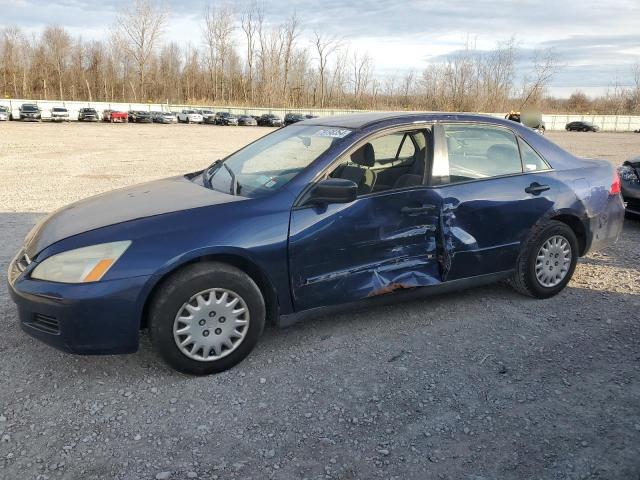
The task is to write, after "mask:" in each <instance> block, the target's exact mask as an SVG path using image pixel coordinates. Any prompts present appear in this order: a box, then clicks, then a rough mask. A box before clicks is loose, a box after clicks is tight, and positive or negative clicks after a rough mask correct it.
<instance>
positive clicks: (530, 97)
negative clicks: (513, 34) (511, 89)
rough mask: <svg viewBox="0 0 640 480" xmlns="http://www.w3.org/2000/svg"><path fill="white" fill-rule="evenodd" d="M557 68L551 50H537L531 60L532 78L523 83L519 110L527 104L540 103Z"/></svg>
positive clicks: (556, 62)
mask: <svg viewBox="0 0 640 480" xmlns="http://www.w3.org/2000/svg"><path fill="white" fill-rule="evenodd" d="M558 68H559V65H558V61H557V59H556V56H555V54H554V53H553V51H552V50H541V51H540V50H538V51H536V52H535V55H534V60H533V78H532V79H530V80H529V81H527V82H525V86H524V89H523V95H522V98H523V100H522V103H521V104H520V109H522V108H524V107H525V106H527V105H528V104H531V103H537V102H539V101H540V99H541V97H542V94H543V93H544V90H545V88H546V87H547V86H548V85H549V82H550V81H551V79H552V78H553V76H554V75H555V74H556V73H557V71H558Z"/></svg>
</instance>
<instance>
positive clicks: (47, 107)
mask: <svg viewBox="0 0 640 480" xmlns="http://www.w3.org/2000/svg"><path fill="white" fill-rule="evenodd" d="M23 103H36V104H37V105H38V106H39V107H40V109H41V110H42V117H43V118H44V119H47V118H49V117H50V115H51V109H52V108H53V107H66V108H67V109H68V110H69V118H70V119H71V120H77V119H78V111H79V110H80V109H81V108H84V107H91V108H95V109H96V110H97V111H98V112H99V113H101V112H102V111H103V110H107V109H111V110H120V111H125V112H127V111H130V110H144V111H170V112H180V111H182V110H183V109H193V108H206V109H209V110H213V111H215V112H220V111H224V112H230V113H235V114H239V115H262V114H263V113H274V114H276V115H280V116H281V117H282V116H284V115H285V114H287V113H290V112H291V113H301V114H303V115H314V116H317V117H327V116H330V115H340V114H348V113H362V112H366V111H369V110H342V109H314V108H310V109H309V108H267V107H228V106H215V105H171V104H161V103H109V102H69V101H56V100H24V99H5V100H2V99H0V105H3V106H6V107H9V109H10V110H11V112H12V114H13V116H14V117H17V116H18V115H19V113H18V109H19V108H20V105H22V104H23ZM487 115H491V116H494V117H504V115H505V114H504V113H489V114H487ZM542 119H543V120H544V122H545V124H546V128H547V130H564V126H565V125H566V124H567V123H569V122H574V121H578V120H582V121H587V122H591V123H593V124H594V125H597V126H598V127H600V129H601V130H603V131H607V132H633V131H636V130H640V116H633V115H555V114H554V115H543V116H542Z"/></svg>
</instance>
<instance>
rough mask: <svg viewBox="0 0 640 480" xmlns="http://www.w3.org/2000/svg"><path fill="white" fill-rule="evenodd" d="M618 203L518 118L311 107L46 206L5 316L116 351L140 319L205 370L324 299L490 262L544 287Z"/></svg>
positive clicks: (56, 337) (17, 264) (599, 236)
mask: <svg viewBox="0 0 640 480" xmlns="http://www.w3.org/2000/svg"><path fill="white" fill-rule="evenodd" d="M285 186H286V188H284V187H285ZM623 217H624V206H623V203H622V197H621V196H620V179H619V177H618V175H617V172H616V171H615V170H614V168H613V166H612V165H611V164H610V163H609V162H607V161H599V160H583V159H580V158H577V157H575V156H573V155H572V154H570V153H568V152H566V151H565V150H563V149H561V148H560V147H558V146H557V145H555V144H553V143H552V142H550V141H549V140H547V139H546V138H545V137H543V136H541V135H538V134H536V133H535V132H534V131H532V130H531V129H529V128H526V127H524V126H522V125H518V124H516V123H513V122H509V121H507V120H504V119H497V118H492V117H489V116H483V115H471V114H455V115H452V114H449V113H404V112H399V113H394V112H390V113H389V112H387V113H380V112H378V113H367V114H360V115H346V116H335V117H325V118H318V119H313V120H305V121H303V122H299V123H298V124H296V125H292V126H290V127H288V128H283V129H281V130H279V131H277V132H274V133H272V134H271V135H267V136H264V137H262V138H260V139H258V140H257V141H255V142H253V143H251V144H250V145H248V146H247V147H245V148H243V149H241V150H239V151H238V152H236V153H233V154H231V155H229V156H228V157H226V158H225V159H224V160H218V161H216V162H214V163H213V164H212V165H210V166H209V167H207V168H205V169H204V170H202V171H200V172H196V173H190V174H187V175H184V176H177V177H171V178H167V179H163V180H156V181H153V182H147V183H144V184H141V185H137V186H131V187H126V188H122V189H118V190H114V191H112V192H110V193H103V194H101V195H98V196H95V197H91V198H88V199H85V200H81V201H79V202H76V203H74V204H72V205H70V206H68V207H66V208H62V209H59V210H57V211H56V212H54V213H53V214H51V215H49V216H48V217H46V218H45V219H44V220H43V221H41V222H40V223H39V224H38V225H37V226H36V227H34V229H33V230H32V231H31V233H29V234H28V235H27V237H26V239H25V241H24V244H23V246H22V248H21V249H20V250H19V252H18V253H17V255H16V257H15V258H14V259H13V260H12V261H11V263H10V266H9V273H8V280H9V291H10V294H11V297H12V298H13V300H14V301H15V302H16V303H17V304H18V306H19V308H18V312H19V317H20V322H21V327H22V328H23V329H24V330H25V331H26V332H27V333H29V334H30V335H33V336H34V337H36V338H39V339H40V340H42V341H44V342H46V343H48V344H50V345H53V346H55V347H57V348H59V349H62V350H66V351H71V352H75V353H84V354H98V353H109V354H115V353H126V352H133V351H135V350H137V348H138V339H139V330H140V328H142V327H148V328H149V331H150V334H151V335H150V338H151V342H152V344H153V346H154V347H155V349H156V350H157V351H158V353H159V354H160V355H161V356H162V357H163V358H164V359H165V360H166V361H167V362H168V363H169V364H170V365H172V366H173V367H174V368H176V369H178V370H181V371H183V372H188V373H192V374H207V373H213V372H219V371H222V370H225V369H228V368H230V367H232V366H233V365H235V364H237V363H238V362H239V361H241V360H242V359H243V358H244V357H246V356H247V355H248V354H249V352H250V351H251V350H252V348H253V347H254V346H255V344H256V342H257V341H258V338H259V337H260V334H261V333H262V331H263V328H264V326H265V323H266V322H273V323H275V324H277V325H280V326H284V325H290V324H291V323H294V322H296V321H298V320H300V319H302V318H304V316H305V315H306V314H308V313H309V312H313V311H319V309H322V308H324V307H335V306H336V305H348V306H352V305H354V304H366V303H369V304H370V303H371V302H374V303H377V302H394V301H395V302H400V303H401V302H404V301H406V300H407V298H411V297H412V296H417V295H421V294H429V293H437V292H443V291H450V290H453V289H459V288H466V287H470V286H474V285H480V284H485V283H490V282H496V281H502V280H505V279H508V280H509V282H510V284H511V285H512V286H513V288H515V290H517V291H518V292H520V293H522V294H525V295H528V296H531V297H535V298H541V299H542V298H548V297H551V296H553V295H556V294H557V293H559V292H560V291H562V290H563V289H564V287H565V286H566V285H567V283H568V282H569V280H570V279H571V276H572V274H573V272H574V269H575V266H576V262H577V259H578V257H580V256H582V255H585V254H587V253H588V252H590V251H592V250H595V249H598V248H601V247H604V246H606V245H609V244H610V243H611V242H614V241H615V240H616V239H617V238H618V235H619V234H620V232H621V229H622V222H623ZM211 219H215V221H211ZM221 225H223V226H224V228H220V226H221ZM374 297H378V300H375V299H374ZM461 301H463V300H462V298H461ZM540 308H541V309H545V308H550V307H549V305H547V306H545V304H542V305H541V307H540ZM320 311H321V310H320Z"/></svg>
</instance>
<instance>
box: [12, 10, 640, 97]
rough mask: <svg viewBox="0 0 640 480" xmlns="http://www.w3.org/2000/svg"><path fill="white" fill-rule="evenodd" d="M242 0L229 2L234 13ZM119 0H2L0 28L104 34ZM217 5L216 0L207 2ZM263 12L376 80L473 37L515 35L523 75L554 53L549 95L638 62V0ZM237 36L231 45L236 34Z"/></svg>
mask: <svg viewBox="0 0 640 480" xmlns="http://www.w3.org/2000/svg"><path fill="white" fill-rule="evenodd" d="M245 1H247V0H236V1H234V2H232V3H230V4H231V5H233V6H234V7H236V8H238V9H239V10H241V9H242V6H243V3H244V2H245ZM128 3H129V2H127V1H125V0H85V1H82V0H48V1H47V0H0V27H2V26H7V25H17V26H19V27H22V28H23V29H25V30H27V31H29V32H38V31H40V30H41V29H42V27H43V26H44V25H47V24H58V25H62V26H64V27H66V28H67V29H68V30H69V31H70V32H71V33H72V34H74V35H82V37H83V38H104V37H105V36H106V35H107V34H108V30H109V27H110V26H111V25H113V23H114V21H115V18H116V16H117V14H118V12H119V11H121V10H122V9H123V8H125V7H126V6H127V5H128ZM211 3H212V4H213V5H214V6H215V5H217V4H220V3H221V2H220V1H216V0H212V1H211ZM206 4H207V0H183V1H179V0H168V5H169V9H170V11H171V17H170V22H169V25H168V28H167V30H166V33H165V38H166V39H167V40H176V41H178V42H180V43H185V44H186V43H187V42H191V43H192V44H193V45H199V44H200V43H201V23H202V17H203V11H204V9H205V6H206ZM263 7H264V10H265V14H266V18H267V20H268V21H269V22H270V23H273V24H274V25H277V24H279V23H281V22H282V21H284V20H285V19H286V18H287V17H288V16H289V15H291V14H292V13H293V12H294V11H295V12H297V14H298V16H299V17H300V19H301V20H302V24H303V27H304V30H303V34H302V36H301V39H300V42H302V43H310V37H311V35H312V33H313V32H314V31H317V32H319V33H322V34H324V35H328V36H335V37H337V38H340V39H342V40H343V42H344V43H349V44H350V45H351V46H352V47H353V48H355V49H357V50H358V51H360V52H363V53H364V52H368V54H369V55H370V56H371V57H372V58H373V61H374V65H375V71H376V74H377V75H378V76H380V77H384V76H390V75H394V74H396V75H399V76H401V75H403V74H405V73H407V72H408V71H410V70H414V71H416V72H418V73H419V72H421V71H422V70H424V68H425V67H426V66H427V65H429V63H433V62H438V61H442V60H443V59H446V58H447V57H448V56H451V55H455V54H456V52H459V51H460V50H461V49H462V48H464V45H465V43H466V42H468V41H471V42H472V43H473V44H475V45H476V47H477V48H478V49H481V50H490V49H492V48H495V46H496V44H497V43H499V42H504V41H506V40H508V39H510V38H512V37H515V39H516V41H517V43H518V46H519V49H520V51H521V57H520V59H519V61H518V67H519V73H520V74H521V76H524V74H526V72H527V71H528V69H529V68H531V63H530V61H529V58H530V57H531V54H532V52H534V51H535V50H536V49H552V51H553V52H554V55H555V57H556V58H557V61H558V63H559V65H560V66H561V68H560V69H559V71H558V73H557V74H556V75H555V77H554V78H553V80H552V83H551V88H550V90H551V93H552V94H553V95H555V96H559V97H567V96H569V94H570V93H571V92H573V91H575V90H582V91H583V92H585V93H587V94H588V95H591V96H593V95H598V94H602V93H604V92H605V91H606V90H607V88H609V87H611V86H613V85H614V84H616V83H617V84H618V85H621V86H629V85H631V82H632V74H631V68H632V65H633V64H634V63H635V62H640V28H639V27H640V0H615V1H611V0H596V1H594V0H555V1H549V0H535V1H530V0H475V1H463V0H457V1H456V0H358V1H357V2H353V1H349V0H321V1H316V0H306V1H305V0H276V1H273V2H269V1H264V2H263ZM238 30H239V29H238ZM240 33H241V32H240V31H238V32H237V33H236V36H237V41H238V45H240V44H241V41H242V37H241V35H240Z"/></svg>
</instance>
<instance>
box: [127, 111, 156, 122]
mask: <svg viewBox="0 0 640 480" xmlns="http://www.w3.org/2000/svg"><path fill="white" fill-rule="evenodd" d="M129 121H130V122H132V123H151V122H153V118H151V113H150V112H145V111H143V110H131V111H130V112H129Z"/></svg>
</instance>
